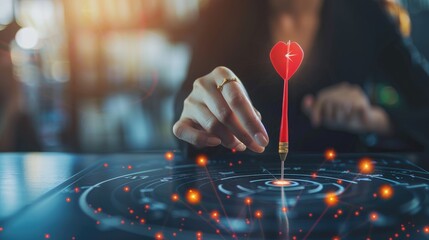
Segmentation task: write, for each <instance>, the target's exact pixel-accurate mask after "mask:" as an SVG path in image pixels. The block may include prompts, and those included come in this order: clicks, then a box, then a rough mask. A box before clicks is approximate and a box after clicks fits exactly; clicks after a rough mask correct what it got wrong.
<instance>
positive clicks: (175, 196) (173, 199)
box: [171, 193, 179, 202]
mask: <svg viewBox="0 0 429 240" xmlns="http://www.w3.org/2000/svg"><path fill="white" fill-rule="evenodd" d="M171 201H173V202H177V201H179V195H177V194H176V193H174V194H173V195H171Z"/></svg>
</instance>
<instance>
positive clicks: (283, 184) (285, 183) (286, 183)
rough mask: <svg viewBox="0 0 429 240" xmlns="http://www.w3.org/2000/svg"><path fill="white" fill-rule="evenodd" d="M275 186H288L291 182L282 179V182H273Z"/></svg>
mask: <svg viewBox="0 0 429 240" xmlns="http://www.w3.org/2000/svg"><path fill="white" fill-rule="evenodd" d="M273 184H274V185H277V186H287V185H289V184H290V182H289V181H286V180H283V179H280V180H275V181H273Z"/></svg>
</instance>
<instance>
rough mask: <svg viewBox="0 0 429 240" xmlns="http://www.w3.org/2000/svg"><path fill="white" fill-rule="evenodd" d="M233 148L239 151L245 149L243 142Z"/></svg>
mask: <svg viewBox="0 0 429 240" xmlns="http://www.w3.org/2000/svg"><path fill="white" fill-rule="evenodd" d="M235 150H237V151H239V152H243V151H244V150H246V145H244V144H243V143H240V144H238V145H237V147H235Z"/></svg>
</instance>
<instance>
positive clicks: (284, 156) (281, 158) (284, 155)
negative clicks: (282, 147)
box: [279, 152, 288, 162]
mask: <svg viewBox="0 0 429 240" xmlns="http://www.w3.org/2000/svg"><path fill="white" fill-rule="evenodd" d="M287 154H288V153H287V152H285V153H279V156H280V160H281V161H282V162H284V161H286V157H287Z"/></svg>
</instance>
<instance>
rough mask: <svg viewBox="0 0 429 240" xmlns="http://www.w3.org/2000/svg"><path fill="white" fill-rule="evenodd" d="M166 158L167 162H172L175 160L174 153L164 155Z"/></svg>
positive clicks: (169, 152)
mask: <svg viewBox="0 0 429 240" xmlns="http://www.w3.org/2000/svg"><path fill="white" fill-rule="evenodd" d="M164 157H165V159H166V160H167V161H171V160H173V159H174V153H173V152H171V151H168V152H166V153H165V154H164Z"/></svg>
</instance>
